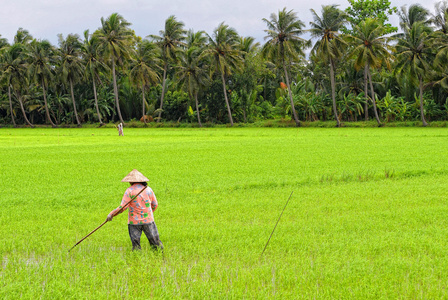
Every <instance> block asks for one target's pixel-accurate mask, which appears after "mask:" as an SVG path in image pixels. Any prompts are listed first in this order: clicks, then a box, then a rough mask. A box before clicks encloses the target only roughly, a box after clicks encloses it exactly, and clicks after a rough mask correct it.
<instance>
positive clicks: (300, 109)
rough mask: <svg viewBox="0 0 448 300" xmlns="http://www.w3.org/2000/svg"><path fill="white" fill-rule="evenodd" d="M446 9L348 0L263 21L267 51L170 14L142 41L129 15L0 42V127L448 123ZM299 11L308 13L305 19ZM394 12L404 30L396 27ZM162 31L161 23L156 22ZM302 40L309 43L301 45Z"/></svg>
mask: <svg viewBox="0 0 448 300" xmlns="http://www.w3.org/2000/svg"><path fill="white" fill-rule="evenodd" d="M447 7H448V5H447V2H446V1H445V0H444V1H441V2H437V3H436V5H435V7H434V12H430V11H428V10H427V9H425V8H423V7H422V6H420V5H419V4H413V5H410V6H403V7H401V8H400V9H397V8H396V7H391V5H390V2H389V1H387V0H349V7H348V8H347V9H346V10H345V11H342V10H341V9H339V8H338V7H337V6H335V5H326V6H322V8H321V9H316V10H314V9H313V10H311V14H312V16H313V22H311V23H310V24H304V23H303V22H302V21H301V20H300V18H299V15H298V14H297V12H296V11H295V10H296V9H286V8H284V9H280V10H279V11H278V12H277V13H273V14H272V15H270V16H265V17H266V18H262V16H261V17H260V18H262V19H263V21H264V23H265V24H266V28H264V29H263V28H260V31H262V30H264V31H265V34H266V39H265V41H264V44H260V43H258V42H256V41H255V40H254V38H252V37H245V36H240V35H239V34H238V33H237V31H236V30H235V29H234V28H232V27H231V24H230V25H229V24H225V23H221V24H219V25H218V26H217V27H216V29H215V30H214V31H213V32H211V33H206V32H204V31H200V30H199V31H196V32H193V31H191V30H190V31H188V32H187V31H186V30H185V27H186V26H185V24H184V23H183V22H182V21H181V20H178V19H177V18H176V17H175V16H170V17H169V18H168V19H167V20H166V22H165V24H164V26H163V28H162V29H161V30H160V32H159V33H158V34H154V33H151V32H148V36H146V37H139V36H136V35H135V33H134V32H133V31H132V27H131V26H132V24H130V23H129V22H128V21H127V20H126V19H124V17H123V16H121V15H120V14H118V13H114V14H112V15H110V16H109V17H107V18H101V26H100V27H99V28H98V29H97V30H95V31H93V32H92V33H91V32H89V30H86V31H85V32H84V36H83V38H81V37H80V36H79V35H77V34H69V35H67V36H65V37H64V36H62V35H60V36H59V42H58V45H52V44H51V43H49V42H48V41H47V40H37V39H34V38H33V37H32V35H31V33H30V32H29V31H28V30H26V29H22V28H21V29H19V30H18V31H17V34H16V36H15V37H14V41H11V42H8V41H7V40H5V39H1V36H0V72H1V78H0V79H1V80H0V124H3V125H8V126H22V125H25V126H31V127H32V126H33V125H34V124H47V125H51V126H53V127H56V126H58V125H66V124H77V125H78V126H81V124H83V123H99V124H103V123H108V122H122V123H123V122H129V121H131V120H137V121H138V120H141V121H142V122H145V123H146V122H151V121H156V122H160V121H165V122H166V121H172V122H183V123H185V122H186V123H192V122H194V123H197V124H198V125H199V126H202V123H204V122H209V123H213V124H224V123H228V124H230V125H232V126H233V124H234V122H238V123H248V122H249V123H251V122H256V121H260V120H266V119H285V120H293V121H294V122H295V124H296V125H297V126H300V125H301V122H303V121H317V120H320V121H328V120H331V121H333V122H335V125H337V126H341V122H347V121H354V122H356V121H360V120H371V119H374V120H376V122H377V124H378V125H379V126H381V125H383V124H384V123H386V122H391V121H415V120H421V121H422V124H423V126H426V125H427V124H428V122H431V121H435V120H438V121H444V120H446V119H447V118H448V102H447V96H448V90H447V89H448V85H447V81H446V80H447V66H448V64H447V62H448V56H447V55H448V51H447V49H448V47H447V46H448V42H447V41H448V31H447V28H448V9H447ZM300 13H301V14H302V13H303V12H300ZM394 14H397V15H398V16H399V19H400V26H399V28H397V27H393V26H392V25H391V24H390V23H389V21H388V20H389V17H390V16H391V15H394ZM161 25H162V24H161ZM305 37H311V40H306V39H305Z"/></svg>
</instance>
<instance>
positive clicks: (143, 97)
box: [142, 83, 148, 126]
mask: <svg viewBox="0 0 448 300" xmlns="http://www.w3.org/2000/svg"><path fill="white" fill-rule="evenodd" d="M145 103H146V100H145V85H144V84H143V83H142V114H143V122H145V126H148V124H146V111H145Z"/></svg>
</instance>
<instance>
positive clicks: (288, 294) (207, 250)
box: [0, 128, 448, 299]
mask: <svg viewBox="0 0 448 300" xmlns="http://www.w3.org/2000/svg"><path fill="white" fill-rule="evenodd" d="M124 134H125V136H118V133H117V131H116V129H114V128H81V129H70V128H57V129H51V128H37V129H5V128H3V129H0V178H1V180H0V192H1V194H0V205H1V209H0V233H1V234H0V239H1V243H0V260H1V268H0V299H150V298H155V299H172V298H176V299H179V298H180V299H447V298H448V280H447V278H448V255H447V252H448V199H447V196H448V185H447V182H448V129H447V128H207V129H198V128H188V129H180V128H175V129H174V128H125V130H124ZM134 168H136V169H138V170H139V171H141V172H142V173H143V174H144V175H145V176H146V177H148V178H149V179H150V181H149V186H150V187H151V188H152V189H153V190H154V192H155V195H156V196H157V200H158V202H159V207H158V209H157V210H156V211H155V213H154V215H155V221H156V224H157V227H158V229H159V233H160V238H161V240H162V242H163V244H164V246H165V251H164V252H163V253H161V252H155V251H153V250H152V249H151V248H150V246H149V244H148V242H147V240H146V237H145V236H144V235H143V236H142V251H135V252H132V251H131V242H130V239H129V235H128V229H127V213H124V214H121V215H119V216H117V217H115V218H114V219H113V220H112V221H111V222H108V223H106V224H105V225H104V226H103V227H102V228H101V229H100V230H98V231H97V232H95V233H94V234H93V235H92V236H90V237H89V238H87V239H86V240H84V241H83V242H82V243H80V244H79V245H78V246H77V247H75V248H74V249H73V250H72V251H71V252H70V253H69V252H68V250H69V249H70V248H71V247H72V246H73V245H74V244H75V243H76V242H77V241H79V240H80V239H81V238H83V237H84V236H85V235H87V234H88V233H89V232H90V231H92V230H93V229H95V228H96V227H97V226H99V225H100V224H101V223H102V222H104V221H105V219H106V217H107V214H108V213H109V212H110V211H111V210H112V209H114V208H116V207H117V206H118V205H119V204H120V201H121V197H122V195H123V193H124V191H125V189H126V188H127V187H128V184H127V183H122V182H121V179H122V178H123V177H124V176H126V175H127V174H128V173H129V172H130V171H131V170H132V169H134ZM291 192H292V193H293V194H292V197H291V199H290V201H289V203H288V206H287V207H286V209H285V211H284V213H283V215H282V217H281V219H280V221H279V223H278V226H277V228H276V229H275V232H274V234H273V236H272V238H271V240H270V242H269V244H268V246H267V248H266V251H265V252H264V253H263V255H261V253H262V251H263V248H264V247H265V245H266V242H267V241H268V238H269V236H270V234H271V232H272V230H273V229H274V226H275V224H276V222H277V220H278V218H279V216H280V214H281V212H282V210H283V207H284V206H285V203H286V201H287V200H288V197H289V196H290V194H291Z"/></svg>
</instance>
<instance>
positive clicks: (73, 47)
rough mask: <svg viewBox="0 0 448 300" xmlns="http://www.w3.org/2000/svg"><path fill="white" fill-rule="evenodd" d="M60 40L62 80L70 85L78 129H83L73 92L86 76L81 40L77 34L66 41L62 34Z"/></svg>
mask: <svg viewBox="0 0 448 300" xmlns="http://www.w3.org/2000/svg"><path fill="white" fill-rule="evenodd" d="M58 38H59V59H60V62H59V68H60V74H61V76H62V80H63V81H64V82H66V83H68V84H69V86H70V94H71V97H72V102H73V112H74V114H75V119H76V122H77V124H78V127H81V126H82V125H81V122H80V120H79V116H78V111H77V109H76V101H75V95H74V92H73V85H74V84H75V83H77V82H79V81H80V80H81V78H82V76H83V74H84V70H85V68H84V64H83V62H82V58H81V45H82V43H81V39H80V37H79V35H77V34H69V35H67V38H66V39H64V37H63V36H62V34H59V35H58Z"/></svg>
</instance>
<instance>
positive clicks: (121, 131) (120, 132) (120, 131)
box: [117, 123, 123, 136]
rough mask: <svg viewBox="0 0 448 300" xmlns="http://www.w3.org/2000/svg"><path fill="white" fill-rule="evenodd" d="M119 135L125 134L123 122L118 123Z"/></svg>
mask: <svg viewBox="0 0 448 300" xmlns="http://www.w3.org/2000/svg"><path fill="white" fill-rule="evenodd" d="M117 129H118V136H123V123H120V124H118V126H117Z"/></svg>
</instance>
